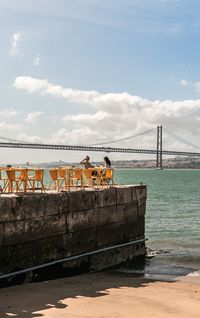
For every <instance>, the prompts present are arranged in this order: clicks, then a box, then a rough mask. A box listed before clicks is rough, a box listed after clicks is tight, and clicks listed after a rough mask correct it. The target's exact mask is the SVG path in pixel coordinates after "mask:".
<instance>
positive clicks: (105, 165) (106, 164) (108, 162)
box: [103, 156, 111, 168]
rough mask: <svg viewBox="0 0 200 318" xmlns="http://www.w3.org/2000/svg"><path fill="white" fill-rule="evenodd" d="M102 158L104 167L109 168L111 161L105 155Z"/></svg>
mask: <svg viewBox="0 0 200 318" xmlns="http://www.w3.org/2000/svg"><path fill="white" fill-rule="evenodd" d="M103 159H104V167H105V168H111V161H110V159H109V158H108V157H107V156H106V157H104V158H103Z"/></svg>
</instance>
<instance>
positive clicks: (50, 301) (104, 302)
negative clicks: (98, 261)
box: [0, 273, 200, 318]
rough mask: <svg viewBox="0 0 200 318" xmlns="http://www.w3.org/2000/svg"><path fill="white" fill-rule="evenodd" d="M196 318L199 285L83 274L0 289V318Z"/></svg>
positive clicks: (192, 281) (199, 307)
mask: <svg viewBox="0 0 200 318" xmlns="http://www.w3.org/2000/svg"><path fill="white" fill-rule="evenodd" d="M190 316H192V317H193V318H199V317H200V284H197V283H196V279H195V277H193V278H188V279H187V278H186V279H182V280H179V281H176V282H161V281H153V280H151V281H150V280H145V279H144V278H138V277H131V276H126V275H123V274H119V273H97V274H85V275H80V276H74V277H67V278H61V279H56V280H52V281H48V282H39V283H33V284H24V285H18V286H14V287H9V288H4V289H1V290H0V317H1V318H6V317H21V318H31V317H44V318H58V317H59V318H64V317H70V318H93V317H95V318H104V317H105V318H107V317H109V318H121V317H122V318H129V317H140V318H143V317H144V318H147V317H155V318H157V317H159V318H160V317H162V318H165V317H176V318H178V317H180V318H188V317H190Z"/></svg>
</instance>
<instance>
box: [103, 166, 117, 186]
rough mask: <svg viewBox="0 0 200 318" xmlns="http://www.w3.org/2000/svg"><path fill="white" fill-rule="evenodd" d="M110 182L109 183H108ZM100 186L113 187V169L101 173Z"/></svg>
mask: <svg viewBox="0 0 200 318" xmlns="http://www.w3.org/2000/svg"><path fill="white" fill-rule="evenodd" d="M110 182H111V183H110ZM100 184H101V185H102V187H103V186H105V185H106V186H113V185H114V180H113V169H110V168H106V169H103V170H102V171H101V175H100Z"/></svg>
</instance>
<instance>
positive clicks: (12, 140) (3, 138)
mask: <svg viewBox="0 0 200 318" xmlns="http://www.w3.org/2000/svg"><path fill="white" fill-rule="evenodd" d="M0 139H2V140H6V141H8V142H16V143H22V144H23V143H24V144H28V143H29V142H27V141H21V140H17V139H13V138H7V137H1V136H0Z"/></svg>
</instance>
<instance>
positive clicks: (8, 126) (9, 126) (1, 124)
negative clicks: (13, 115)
mask: <svg viewBox="0 0 200 318" xmlns="http://www.w3.org/2000/svg"><path fill="white" fill-rule="evenodd" d="M20 128H21V125H17V124H9V123H7V122H5V121H2V122H0V130H19V129H20Z"/></svg>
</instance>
